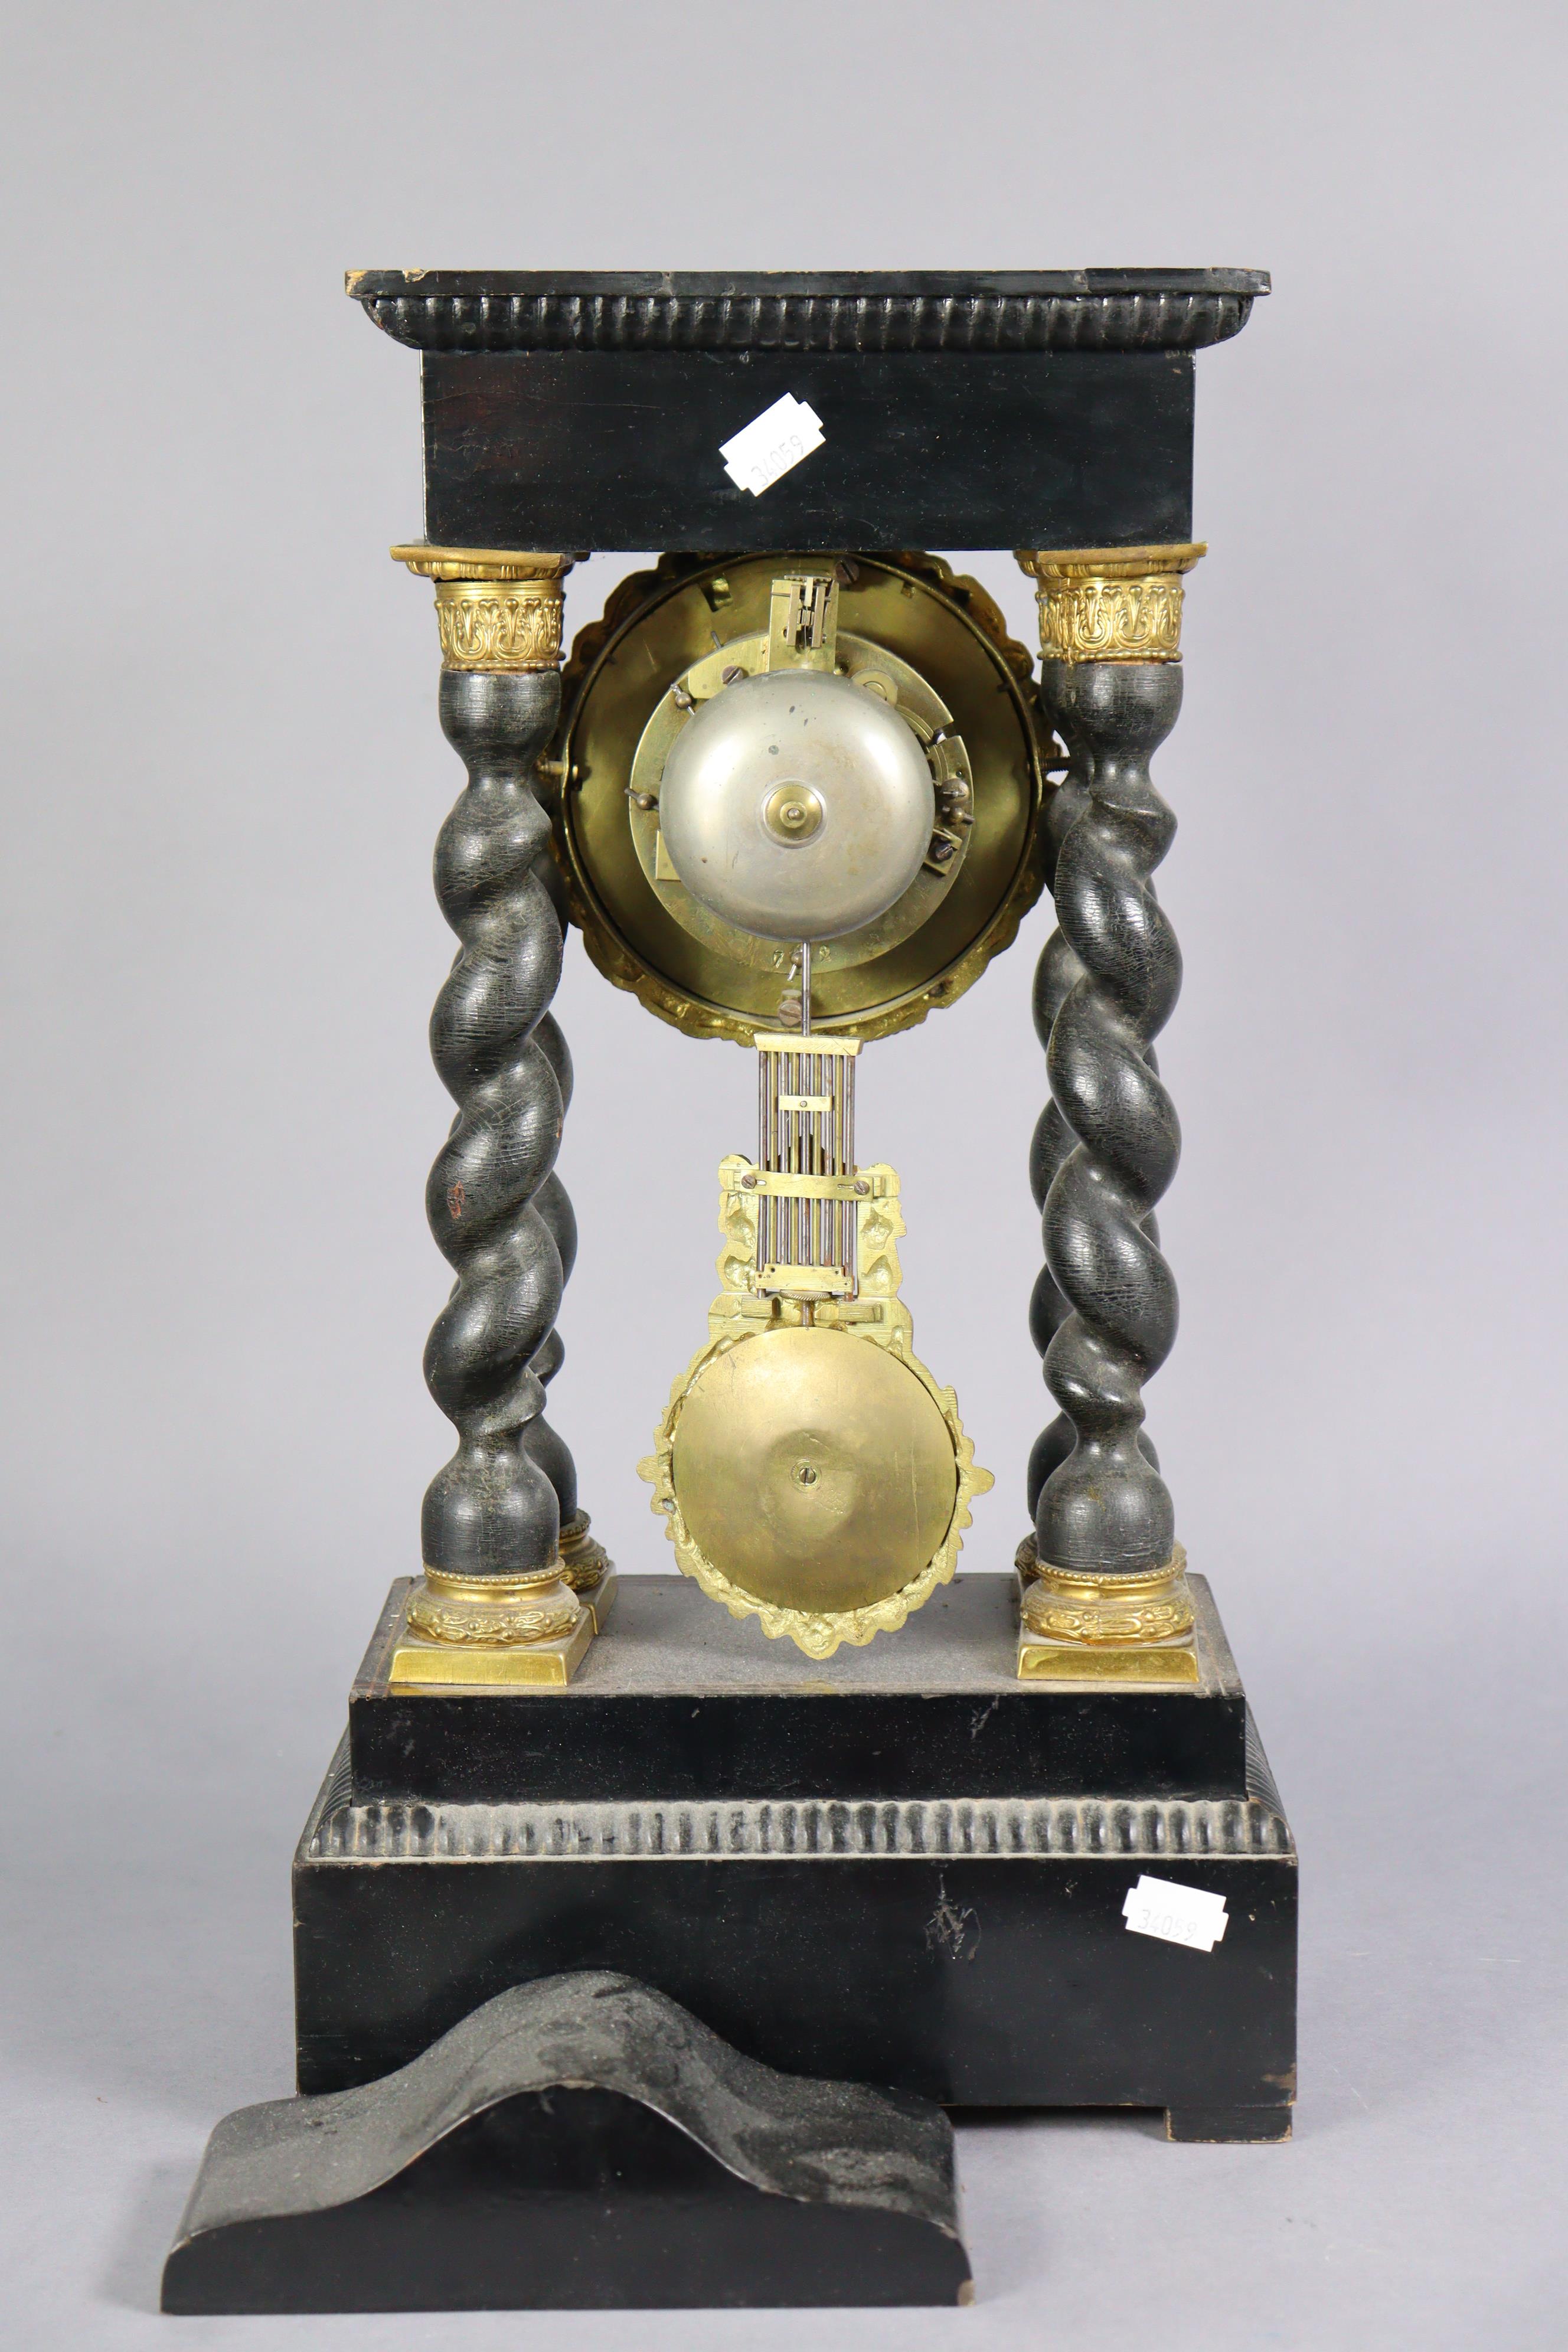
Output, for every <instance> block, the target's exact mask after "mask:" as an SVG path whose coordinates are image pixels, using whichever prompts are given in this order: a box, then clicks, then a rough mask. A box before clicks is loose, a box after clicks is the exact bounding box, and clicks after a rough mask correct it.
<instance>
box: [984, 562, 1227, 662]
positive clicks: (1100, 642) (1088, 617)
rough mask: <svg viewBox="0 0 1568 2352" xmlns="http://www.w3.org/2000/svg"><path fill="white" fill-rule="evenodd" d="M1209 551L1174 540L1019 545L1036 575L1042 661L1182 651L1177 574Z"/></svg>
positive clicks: (1158, 657) (1169, 656)
mask: <svg viewBox="0 0 1568 2352" xmlns="http://www.w3.org/2000/svg"><path fill="white" fill-rule="evenodd" d="M1206 552H1207V550H1206V548H1205V546H1204V545H1203V544H1202V543H1201V542H1197V543H1194V544H1189V545H1185V546H1180V547H1074V548H1029V547H1024V548H1019V549H1018V550H1017V551H1016V556H1017V561H1018V562H1019V563H1020V564H1021V566H1022V567H1023V569H1024V570H1025V571H1026V572H1028V573H1029V574H1030V576H1031V577H1032V578H1033V579H1035V580H1037V581H1038V583H1039V588H1038V592H1037V603H1038V604H1039V608H1040V654H1041V657H1042V658H1043V659H1044V660H1046V661H1061V662H1108V661H1114V662H1173V661H1180V660H1181V658H1182V594H1183V591H1182V574H1183V573H1184V572H1190V571H1191V570H1192V568H1193V566H1194V563H1196V562H1197V561H1198V560H1199V558H1200V557H1201V556H1202V555H1204V554H1205V553H1206Z"/></svg>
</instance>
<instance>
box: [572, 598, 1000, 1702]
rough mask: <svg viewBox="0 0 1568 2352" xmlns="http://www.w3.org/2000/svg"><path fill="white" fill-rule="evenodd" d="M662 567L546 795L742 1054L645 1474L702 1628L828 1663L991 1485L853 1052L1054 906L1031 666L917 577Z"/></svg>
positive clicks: (674, 1007) (926, 1591) (612, 944)
mask: <svg viewBox="0 0 1568 2352" xmlns="http://www.w3.org/2000/svg"><path fill="white" fill-rule="evenodd" d="M807 566H808V559H798V560H797V562H796V564H795V565H793V566H791V567H790V568H788V569H784V570H781V569H780V559H778V558H762V559H755V558H753V559H749V560H746V561H743V562H733V563H731V564H728V565H723V566H716V565H712V564H709V565H706V566H701V567H697V566H693V565H690V564H684V565H683V564H681V563H679V562H668V561H667V562H666V564H665V565H664V566H661V568H660V571H659V572H658V573H657V574H655V575H654V576H653V577H652V578H651V579H649V578H647V577H644V578H643V579H641V580H639V581H637V582H635V583H631V587H630V591H629V593H625V594H624V595H623V596H621V597H618V598H617V599H616V602H615V603H614V604H612V607H611V610H610V613H609V614H608V615H607V616H606V620H605V623H604V624H602V625H600V626H599V627H598V628H597V629H595V630H594V631H591V632H588V633H587V634H586V636H585V638H584V640H583V641H580V644H579V648H578V654H577V656H576V657H575V659H576V666H577V667H578V669H579V672H580V675H581V677H582V686H581V689H580V692H579V695H578V698H577V700H576V703H575V706H574V709H573V712H572V716H571V718H570V719H569V721H568V724H567V728H566V730H565V736H564V740H563V749H562V754H561V758H560V760H559V761H558V762H557V764H556V772H557V774H558V775H559V776H560V778H561V780H562V785H563V790H562V793H561V800H560V823H559V838H560V842H561V845H562V848H563V854H564V858H565V862H566V865H567V868H568V872H569V875H570V877H571V884H572V888H573V891H574V898H575V901H576V911H577V912H578V914H579V917H580V919H582V921H583V923H584V929H585V931H586V933H587V936H588V940H589V943H590V947H591V949H592V950H593V952H594V954H595V959H596V960H597V961H599V963H600V964H601V966H602V968H604V969H605V970H606V971H608V972H609V973H610V975H611V977H612V978H614V979H616V980H617V981H619V982H622V984H623V985H626V986H629V987H632V988H634V989H636V991H637V994H638V995H639V997H641V999H642V1001H643V1002H644V1003H646V1004H648V1005H649V1006H651V1008H652V1009H653V1010H654V1011H655V1012H657V1013H660V1014H662V1015H663V1017H664V1018H665V1019H667V1020H669V1021H672V1022H674V1023H676V1024H678V1025H679V1026H680V1027H682V1028H685V1029H688V1030H695V1031H697V1032H698V1033H699V1034H710V1035H720V1036H729V1037H732V1038H735V1039H737V1040H741V1041H743V1042H747V1043H750V1044H752V1045H754V1046H755V1049H756V1054H757V1062H758V1104H759V1108H758V1146H757V1155H756V1158H755V1160H746V1159H744V1158H742V1157H741V1156H740V1155H738V1154H735V1155H731V1157H730V1158H728V1159H726V1160H724V1161H723V1163H722V1165H721V1169H720V1188H721V1191H720V1210H719V1223H720V1230H721V1233H722V1234H723V1237H724V1246H723V1250H722V1252H721V1256H720V1259H719V1277H720V1283H721V1290H720V1295H719V1297H717V1298H716V1299H715V1300H714V1301H713V1304H712V1307H710V1312H709V1336H708V1340H707V1343H706V1345H705V1346H704V1347H703V1348H701V1349H700V1350H699V1352H698V1354H697V1356H696V1357H695V1358H694V1360H692V1362H691V1364H690V1365H689V1367H688V1369H687V1370H686V1371H685V1373H683V1374H682V1376H681V1377H680V1379H679V1380H678V1381H677V1382H676V1383H675V1387H674V1390H673V1391H672V1393H671V1396H670V1401H669V1405H668V1410H667V1412H666V1413H665V1415H664V1418H663V1420H662V1422H661V1423H660V1424H659V1427H658V1435H657V1446H656V1451H655V1453H654V1454H652V1455H651V1456H650V1457H649V1459H648V1460H647V1461H646V1462H644V1463H643V1464H642V1465H640V1466H641V1471H642V1475H643V1476H644V1477H646V1478H647V1480H648V1481H649V1483H650V1484H651V1485H652V1486H653V1489H654V1508H655V1510H656V1511H659V1512H662V1513H664V1514H665V1515H666V1516H667V1519H668V1533H669V1536H670V1539H671V1541H672V1542H673V1544H674V1546H675V1551H676V1557H677V1559H679V1563H680V1566H681V1568H682V1569H683V1570H685V1572H686V1573H687V1574H688V1575H689V1576H692V1577H694V1578H695V1579H696V1580H697V1581H698V1583H699V1584H700V1586H701V1587H702V1589H703V1591H705V1592H707V1593H708V1594H709V1595H710V1597H711V1598H712V1599H713V1600H716V1601H722V1602H724V1603H725V1605H726V1606H727V1607H728V1608H729V1609H730V1610H731V1612H733V1614H734V1615H735V1616H737V1617H749V1616H755V1617H757V1618H758V1619H759V1620H760V1622H761V1623H762V1626H763V1631H764V1632H765V1633H769V1634H773V1635H779V1634H785V1635H788V1636H789V1637H790V1638H791V1639H792V1640H793V1641H795V1643H797V1644H798V1645H799V1647H800V1648H801V1649H802V1650H804V1651H805V1652H806V1653H807V1654H809V1655H811V1656H813V1657H826V1656H828V1655H829V1654H831V1653H832V1652H833V1651H835V1650H836V1649H837V1647H838V1645H839V1643H841V1642H850V1643H865V1642H868V1641H869V1640H870V1639H871V1637H872V1635H873V1634H875V1633H879V1632H884V1631H890V1630H893V1629H896V1628H897V1627H898V1626H900V1625H901V1624H902V1623H903V1622H904V1620H905V1618H906V1617H907V1616H908V1614H909V1612H910V1610H911V1609H916V1608H919V1606H920V1605H921V1602H922V1601H925V1600H927V1599H928V1598H929V1596H930V1595H931V1592H932V1591H934V1590H935V1588H936V1587H937V1585H938V1584H940V1583H942V1582H945V1581H946V1580H948V1579H950V1578H951V1577H952V1573H953V1569H954V1566H955V1564H956V1561H957V1557H958V1552H959V1549H960V1546H961V1544H962V1541H963V1529H964V1528H966V1527H967V1526H968V1525H969V1520H970V1510H969V1506H970V1502H971V1499H972V1497H973V1496H974V1495H976V1494H979V1493H983V1492H984V1490H985V1489H986V1488H987V1487H989V1486H990V1485H991V1483H992V1482H991V1476H990V1474H989V1472H987V1471H984V1470H981V1469H978V1468H976V1466H975V1465H974V1458H973V1446H972V1445H971V1444H970V1442H969V1440H968V1438H967V1437H966V1436H965V1435H964V1432H963V1423H962V1422H961V1421H960V1419H959V1415H958V1406H957V1401H956V1399H955V1397H954V1395H953V1392H952V1390H951V1389H943V1388H941V1387H939V1386H938V1384H937V1382H936V1381H934V1380H933V1378H932V1377H931V1373H930V1372H929V1371H928V1370H926V1367H925V1366H924V1365H923V1364H922V1363H921V1360H920V1359H919V1357H918V1356H917V1355H916V1353H915V1351H914V1344H913V1325H912V1321H911V1318H910V1311H909V1308H908V1307H906V1306H905V1305H904V1304H903V1302H902V1301H901V1299H900V1297H899V1295H898V1293H899V1280H900V1276H899V1261H898V1251H897V1244H898V1238H899V1235H900V1234H901V1233H902V1232H903V1230H904V1226H903V1221H902V1218H901V1216H900V1212H899V1183H898V1178H897V1176H896V1174H895V1173H894V1171H892V1170H891V1169H890V1168H887V1167H880V1166H872V1167H861V1166H859V1165H858V1163H857V1161H856V1158H855V1076H856V1068H857V1064H858V1056H859V1053H860V1048H861V1043H862V1040H863V1039H864V1038H866V1037H868V1036H875V1035H879V1034H886V1033H887V1032H889V1031H890V1030H893V1029H898V1028H901V1027H904V1026H906V1025H907V1024H909V1023H910V1022H911V1021H918V1020H920V1019H921V1018H922V1017H923V1016H924V1014H925V1013H926V1011H927V1010H928V1009H929V1007H930V1006H931V1004H932V1003H943V1002H946V1001H949V1000H950V999H951V998H952V996H954V995H956V994H957V993H958V992H960V991H961V990H962V989H963V988H964V987H966V986H967V985H968V984H969V982H970V981H972V980H973V979H974V978H975V977H976V976H977V975H978V973H979V972H980V971H981V970H982V969H983V968H984V964H985V963H986V961H988V960H989V958H990V956H991V955H992V954H994V952H995V951H996V950H997V949H998V948H1000V947H1002V946H1004V945H1005V943H1006V941H1007V940H1009V939H1010V938H1011V937H1012V934H1013V932H1014V930H1015V929H1016V926H1017V922H1018V919H1019V918H1020V916H1021V915H1022V913H1023V911H1024V910H1025V908H1026V907H1027V906H1028V905H1029V904H1030V902H1031V901H1032V900H1033V898H1035V897H1036V895H1037V892H1038V889H1039V887H1040V874H1039V867H1038V863H1037V855H1036V833H1037V825H1036V819H1037V813H1038V809H1039V803H1040V792H1041V780H1042V772H1043V769H1042V747H1041V744H1040V742H1039V740H1038V737H1037V730H1036V728H1035V725H1034V723H1033V722H1032V721H1031V719H1030V717H1029V713H1028V707H1027V704H1026V700H1025V698H1024V695H1023V693H1022V692H1021V691H1020V680H1021V679H1022V678H1024V677H1026V675H1027V663H1026V659H1025V658H1024V657H1023V656H1021V654H1020V653H1019V649H1018V648H1016V647H1014V646H1010V645H1009V644H1008V642H1007V640H1006V638H1005V635H1004V634H1003V632H1002V629H1001V626H1000V623H999V621H998V620H997V618H996V616H995V615H994V612H993V611H992V610H991V608H990V607H989V606H988V604H987V603H986V600H985V599H984V597H983V596H982V595H981V593H980V592H979V591H978V590H977V589H976V588H975V587H974V586H973V583H966V582H955V581H953V580H952V579H951V578H950V576H949V575H948V574H947V573H946V572H945V571H944V570H943V569H942V568H941V567H939V566H936V565H933V564H932V563H931V562H929V561H928V560H927V559H925V558H923V557H910V558H903V559H900V560H898V561H896V562H895V561H887V562H872V561H870V560H867V559H854V560H851V559H846V560H843V561H840V562H837V564H834V565H832V566H831V567H830V566H828V565H827V564H826V563H825V562H824V561H823V560H822V559H817V560H816V562H815V564H812V565H810V568H807Z"/></svg>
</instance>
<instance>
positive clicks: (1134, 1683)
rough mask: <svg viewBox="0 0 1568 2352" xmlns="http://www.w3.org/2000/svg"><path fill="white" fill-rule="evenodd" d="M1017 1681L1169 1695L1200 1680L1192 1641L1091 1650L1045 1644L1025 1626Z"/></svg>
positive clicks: (1114, 1645)
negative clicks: (1175, 1688) (1110, 1686)
mask: <svg viewBox="0 0 1568 2352" xmlns="http://www.w3.org/2000/svg"><path fill="white" fill-rule="evenodd" d="M1018 1679H1019V1681H1020V1682H1048V1683H1053V1684H1055V1685H1057V1686H1058V1688H1059V1687H1060V1686H1061V1685H1063V1684H1077V1685H1080V1686H1081V1687H1083V1688H1085V1689H1098V1688H1099V1687H1100V1685H1102V1684H1105V1683H1115V1684H1116V1685H1119V1687H1121V1689H1123V1690H1137V1689H1145V1690H1165V1689H1168V1688H1169V1687H1170V1685H1172V1684H1173V1683H1196V1682H1198V1681H1199V1680H1201V1675H1200V1671H1199V1667H1198V1654H1197V1649H1196V1647H1195V1644H1194V1641H1193V1639H1192V1637H1191V1636H1190V1635H1189V1636H1187V1637H1186V1638H1185V1639H1183V1640H1178V1641H1174V1642H1143V1643H1111V1642H1105V1643H1096V1644H1095V1646H1094V1647H1093V1648H1092V1649H1090V1648H1089V1645H1088V1644H1087V1643H1083V1642H1045V1641H1042V1640H1041V1639H1040V1637H1039V1635H1038V1634H1037V1633H1030V1632H1029V1631H1028V1630H1027V1628H1026V1627H1024V1626H1020V1627H1019V1629H1018Z"/></svg>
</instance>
